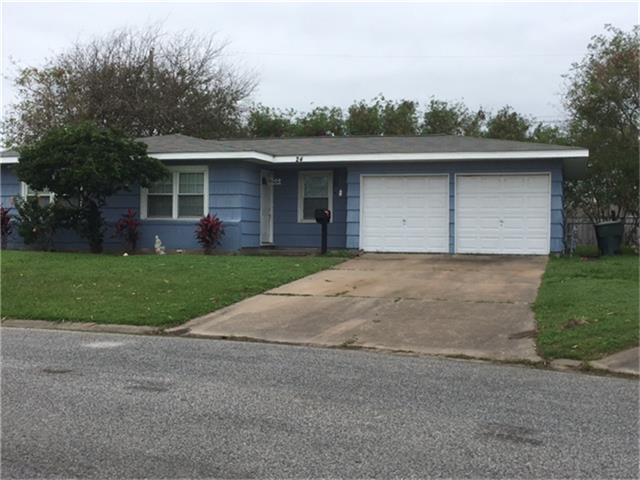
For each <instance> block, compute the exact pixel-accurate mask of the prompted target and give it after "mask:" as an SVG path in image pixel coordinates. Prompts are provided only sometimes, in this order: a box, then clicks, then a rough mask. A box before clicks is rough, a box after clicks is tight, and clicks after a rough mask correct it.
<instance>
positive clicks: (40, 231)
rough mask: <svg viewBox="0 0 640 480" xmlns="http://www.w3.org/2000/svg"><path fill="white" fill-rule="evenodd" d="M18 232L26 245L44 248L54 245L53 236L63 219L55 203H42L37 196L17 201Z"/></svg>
mask: <svg viewBox="0 0 640 480" xmlns="http://www.w3.org/2000/svg"><path fill="white" fill-rule="evenodd" d="M16 210H17V211H18V216H19V219H18V234H19V235H20V236H21V237H22V239H23V240H24V243H25V244H26V245H32V246H36V247H38V248H42V249H44V250H47V249H50V248H51V247H52V246H53V236H54V234H55V232H56V230H57V228H58V225H59V223H60V221H61V219H60V218H59V217H58V215H57V211H58V209H57V207H56V206H55V204H48V205H40V204H39V203H38V199H37V198H29V199H27V200H23V199H19V200H17V201H16Z"/></svg>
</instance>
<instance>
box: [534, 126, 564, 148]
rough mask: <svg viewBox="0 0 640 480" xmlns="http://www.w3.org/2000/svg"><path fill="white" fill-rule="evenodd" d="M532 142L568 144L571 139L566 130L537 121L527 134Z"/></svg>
mask: <svg viewBox="0 0 640 480" xmlns="http://www.w3.org/2000/svg"><path fill="white" fill-rule="evenodd" d="M528 140H530V141H532V142H537V143H551V144H554V145H569V144H570V143H571V139H570V138H569V137H568V135H567V132H565V131H564V130H563V129H562V128H560V127H556V126H553V125H548V124H545V123H542V122H540V123H538V124H537V125H536V127H535V128H534V129H533V132H531V135H529V139H528Z"/></svg>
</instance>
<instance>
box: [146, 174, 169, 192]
mask: <svg viewBox="0 0 640 480" xmlns="http://www.w3.org/2000/svg"><path fill="white" fill-rule="evenodd" d="M149 193H173V176H169V177H167V178H164V179H162V180H160V181H158V182H155V183H154V184H152V185H151V186H150V187H149Z"/></svg>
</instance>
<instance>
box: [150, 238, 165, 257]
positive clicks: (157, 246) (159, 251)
mask: <svg viewBox="0 0 640 480" xmlns="http://www.w3.org/2000/svg"><path fill="white" fill-rule="evenodd" d="M153 249H154V250H155V251H156V254H158V255H164V254H165V253H166V252H165V251H164V245H162V240H160V237H159V236H158V235H156V241H155V242H154V244H153Z"/></svg>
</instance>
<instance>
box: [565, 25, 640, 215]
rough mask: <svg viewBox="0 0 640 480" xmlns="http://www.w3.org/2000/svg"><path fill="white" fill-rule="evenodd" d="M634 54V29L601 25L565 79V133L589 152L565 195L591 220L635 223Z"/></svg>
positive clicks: (639, 44)
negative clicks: (580, 176)
mask: <svg viewBox="0 0 640 480" xmlns="http://www.w3.org/2000/svg"><path fill="white" fill-rule="evenodd" d="M639 51H640V27H638V26H635V27H634V28H633V29H632V30H631V31H629V32H625V31H623V30H620V29H617V28H614V27H612V26H606V31H605V33H604V34H601V35H596V36H594V37H592V39H591V43H590V44H589V46H588V53H587V55H586V56H585V57H584V58H583V59H582V61H580V62H578V63H574V64H573V65H572V67H571V71H570V73H569V74H568V75H567V77H566V78H567V80H568V88H567V91H566V95H565V105H566V108H567V110H568V111H569V113H570V116H571V120H570V125H569V131H570V135H571V138H572V141H573V142H574V143H575V144H576V145H581V146H584V147H587V148H588V149H589V164H588V174H587V177H586V178H584V179H582V180H579V181H576V182H568V183H567V188H566V192H567V196H568V197H570V198H572V199H573V201H575V202H578V203H579V204H580V206H581V208H582V210H583V211H584V213H585V214H586V215H587V216H588V217H589V218H590V219H591V221H593V222H599V221H602V220H607V219H610V218H614V219H616V218H626V217H627V216H629V217H631V218H633V219H634V221H635V226H636V228H637V225H638V177H639V174H640V172H639V169H638V163H639V162H638V158H639V151H638V133H639V132H638V116H639V114H640V100H639V94H638V84H639V83H640V75H639V73H638V72H639V70H640V61H639V53H638V52H639Z"/></svg>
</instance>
